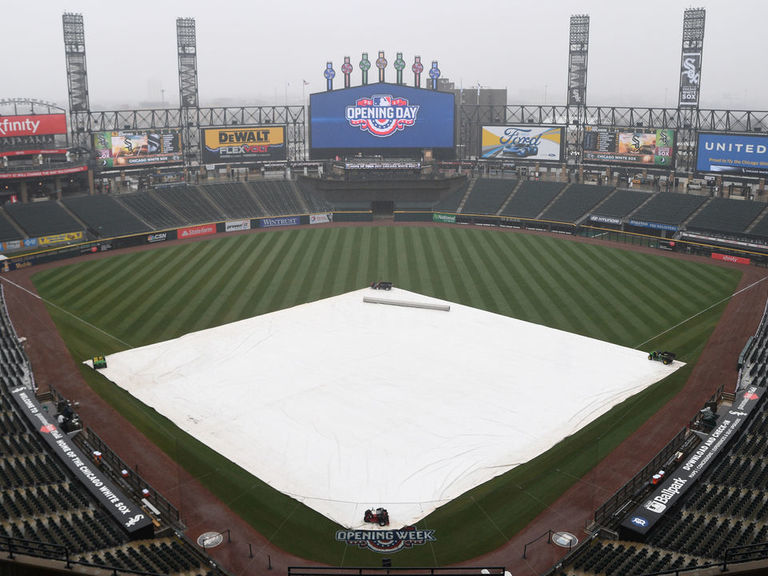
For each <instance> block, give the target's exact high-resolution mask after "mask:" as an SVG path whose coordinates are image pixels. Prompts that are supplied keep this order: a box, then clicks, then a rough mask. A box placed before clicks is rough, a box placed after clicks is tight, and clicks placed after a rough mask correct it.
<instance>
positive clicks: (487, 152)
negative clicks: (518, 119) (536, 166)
mask: <svg viewBox="0 0 768 576" xmlns="http://www.w3.org/2000/svg"><path fill="white" fill-rule="evenodd" d="M480 142H481V150H480V157H481V158H483V159H484V160H541V161H551V162H560V161H561V159H562V156H563V145H564V144H565V127H564V126H537V125H535V124H520V125H511V126H510V125H506V126H483V127H482V129H481V138H480Z"/></svg>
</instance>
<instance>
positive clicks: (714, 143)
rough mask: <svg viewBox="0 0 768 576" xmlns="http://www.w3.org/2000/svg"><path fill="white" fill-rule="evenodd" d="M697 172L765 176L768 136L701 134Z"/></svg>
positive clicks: (767, 165) (697, 146)
mask: <svg viewBox="0 0 768 576" xmlns="http://www.w3.org/2000/svg"><path fill="white" fill-rule="evenodd" d="M696 170H698V171H699V172H725V173H728V174H744V175H749V174H754V175H764V174H765V173H766V172H768V137H766V136H752V135H749V134H709V133H706V132H699V134H698V141H697V143H696Z"/></svg>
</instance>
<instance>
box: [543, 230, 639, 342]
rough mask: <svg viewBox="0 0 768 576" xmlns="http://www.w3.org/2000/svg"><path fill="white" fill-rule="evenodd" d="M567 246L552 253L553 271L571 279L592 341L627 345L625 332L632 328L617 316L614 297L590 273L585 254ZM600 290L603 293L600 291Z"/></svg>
mask: <svg viewBox="0 0 768 576" xmlns="http://www.w3.org/2000/svg"><path fill="white" fill-rule="evenodd" d="M570 245H571V243H570V242H559V243H558V246H557V247H556V249H555V250H553V251H552V252H551V255H552V259H553V262H552V263H553V267H554V268H556V269H559V270H561V271H562V272H563V273H565V274H567V275H570V276H571V277H572V278H573V286H574V292H573V293H574V296H577V297H578V300H579V302H580V303H581V307H583V310H584V312H585V313H586V314H587V315H589V317H590V318H591V319H592V320H593V322H594V324H595V327H596V330H595V332H591V333H592V334H594V336H593V337H595V338H598V339H600V340H606V341H609V342H618V341H622V342H623V341H628V340H629V339H628V338H627V330H628V329H629V328H631V327H632V324H631V323H630V322H628V319H627V318H624V317H623V316H622V315H621V314H620V308H619V306H618V305H617V299H618V297H617V295H616V294H614V293H613V292H612V291H610V290H605V289H604V288H605V286H604V285H603V279H602V278H601V276H600V275H599V274H593V273H591V271H590V264H592V262H591V258H590V255H589V254H588V253H587V252H584V251H579V250H572V249H571V250H569V247H571V246H570ZM601 288H602V289H601Z"/></svg>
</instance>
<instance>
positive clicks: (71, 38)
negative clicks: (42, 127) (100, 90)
mask: <svg viewBox="0 0 768 576" xmlns="http://www.w3.org/2000/svg"><path fill="white" fill-rule="evenodd" d="M62 23H63V25H64V54H65V56H66V60H67V90H68V92H69V121H70V131H71V136H72V139H71V142H72V145H73V146H81V147H86V146H87V141H88V132H89V129H90V122H89V120H90V109H91V107H90V103H89V100H88V68H87V66H86V61H85V26H84V25H83V15H82V14H70V13H65V14H64V15H63V16H62Z"/></svg>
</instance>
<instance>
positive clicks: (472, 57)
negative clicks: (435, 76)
mask: <svg viewBox="0 0 768 576" xmlns="http://www.w3.org/2000/svg"><path fill="white" fill-rule="evenodd" d="M691 6H692V5H691V4H690V3H689V2H688V1H685V2H684V1H681V0H643V1H641V2H625V1H618V0H583V1H578V0H539V1H532V0H525V1H521V0H483V1H482V2H475V1H471V0H470V1H467V0H462V1H457V0H411V1H410V2H381V1H379V2H374V1H368V2H352V1H347V0H293V1H282V2H280V1H275V0H271V1H268V2H265V1H261V0H252V1H245V0H243V1H240V0H237V1H227V0H215V1H214V0H206V1H201V0H184V1H177V0H152V1H149V0H132V1H131V2H125V1H123V2H120V1H107V2H105V1H103V0H102V1H98V0H88V1H86V0H67V2H61V1H59V0H35V1H34V2H30V1H14V0H5V1H4V2H3V10H2V17H1V18H2V22H3V33H2V34H1V35H0V54H2V55H3V56H2V58H0V79H1V80H0V99H2V98H13V97H28V98H40V99H44V100H49V101H53V102H56V103H58V104H59V105H62V106H64V107H67V78H66V68H65V57H64V42H63V35H62V21H61V16H62V14H63V12H65V11H68V12H78V13H81V14H82V15H83V18H84V23H85V44H86V55H87V62H88V82H89V88H90V97H91V108H92V109H111V108H114V107H118V106H120V107H126V106H127V107H138V106H152V107H154V106H157V107H159V106H160V105H161V102H162V101H163V100H164V102H165V103H166V105H169V106H177V105H178V73H177V60H176V18H177V17H193V18H195V20H196V26H197V47H198V82H199V92H200V104H201V106H213V105H220V104H221V103H222V99H228V100H229V101H230V102H232V103H238V104H278V105H280V104H284V103H285V102H286V101H287V102H288V103H290V104H297V103H299V102H301V99H302V96H303V95H305V96H308V95H309V93H310V92H316V91H321V90H324V89H325V80H324V79H323V76H322V74H323V71H324V69H325V63H326V61H332V62H333V64H334V67H335V68H336V71H337V78H336V83H335V87H336V88H340V87H341V86H342V85H343V82H342V80H341V73H340V70H339V69H340V67H341V64H342V62H343V57H344V56H351V59H352V62H353V63H354V64H355V65H356V64H357V62H359V61H360V57H361V53H362V52H368V53H369V56H370V58H371V61H372V62H373V61H374V60H375V59H376V56H377V54H378V51H379V50H384V51H385V53H386V57H387V59H388V60H389V67H388V68H387V80H388V81H394V79H395V76H394V74H395V71H394V68H393V67H392V64H393V63H394V60H395V56H396V52H403V56H404V58H405V60H406V62H407V64H408V65H407V67H406V76H405V78H406V79H407V81H408V82H412V73H410V72H409V71H410V66H411V63H412V62H413V57H414V56H415V55H420V56H421V58H422V61H423V62H425V63H426V64H429V63H430V62H431V61H432V60H437V61H438V62H439V67H440V69H441V71H442V74H443V77H447V78H449V79H450V80H452V81H454V82H455V83H456V85H457V87H458V86H461V87H463V88H465V89H469V88H470V87H472V86H477V85H478V84H480V85H482V86H484V87H491V88H507V90H508V101H509V103H510V104H544V103H546V104H564V103H565V97H566V87H567V69H568V29H569V18H570V16H571V15H574V14H588V15H589V16H590V44H589V77H588V91H587V102H588V103H589V104H594V105H598V104H601V105H618V106H630V105H634V106H661V105H664V104H665V103H666V104H667V105H668V106H670V107H673V106H675V102H676V97H677V91H678V85H679V67H680V46H681V36H682V23H683V12H684V10H685V9H686V8H689V7H691ZM693 6H694V7H703V8H706V11H707V13H706V32H705V39H704V55H703V66H702V76H701V83H702V84H701V85H702V94H701V107H702V108H730V109H752V110H766V109H768V102H766V96H765V95H766V93H768V67H767V66H766V65H765V61H764V57H765V55H766V49H765V36H766V33H767V32H766V28H765V24H766V22H768V2H766V0H735V1H725V0H718V1H712V0H710V1H709V2H708V3H703V4H693ZM375 72H376V70H375V69H374V70H372V72H371V80H374V79H375V77H376V76H375ZM352 79H353V80H352V84H353V85H358V84H360V83H361V82H360V71H359V70H358V69H357V66H355V72H354V73H353V75H352ZM303 81H307V82H309V85H307V86H303Z"/></svg>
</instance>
